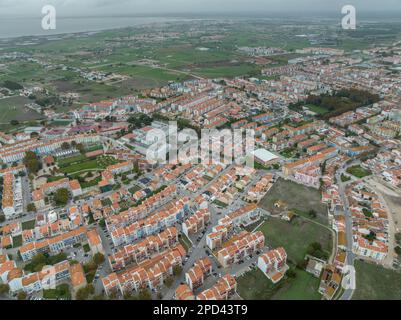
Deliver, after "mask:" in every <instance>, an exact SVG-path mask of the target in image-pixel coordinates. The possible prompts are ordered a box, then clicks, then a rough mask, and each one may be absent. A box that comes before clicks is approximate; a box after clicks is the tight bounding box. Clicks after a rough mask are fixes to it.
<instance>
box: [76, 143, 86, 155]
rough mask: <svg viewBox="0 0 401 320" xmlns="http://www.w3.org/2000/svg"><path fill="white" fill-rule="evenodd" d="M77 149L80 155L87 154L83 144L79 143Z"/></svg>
mask: <svg viewBox="0 0 401 320" xmlns="http://www.w3.org/2000/svg"><path fill="white" fill-rule="evenodd" d="M76 148H77V150H78V151H79V152H80V153H84V152H85V147H84V145H83V144H82V143H78V144H77V145H76Z"/></svg>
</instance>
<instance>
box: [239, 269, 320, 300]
mask: <svg viewBox="0 0 401 320" xmlns="http://www.w3.org/2000/svg"><path fill="white" fill-rule="evenodd" d="M295 272H296V277H295V278H292V279H290V278H288V277H285V278H284V279H282V280H281V281H280V282H279V283H277V284H273V283H272V282H271V281H270V280H269V279H268V278H267V277H266V276H265V275H264V274H263V272H262V271H260V270H259V269H254V270H252V271H249V272H247V273H246V274H244V275H243V276H241V277H239V278H237V281H238V289H237V291H238V293H239V295H240V296H241V297H242V298H244V299H245V300H320V298H321V296H320V294H319V293H318V292H317V289H318V287H319V279H317V278H314V277H313V276H312V275H310V274H308V273H307V272H306V271H303V270H299V269H295Z"/></svg>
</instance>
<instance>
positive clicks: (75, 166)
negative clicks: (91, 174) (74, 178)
mask: <svg viewBox="0 0 401 320" xmlns="http://www.w3.org/2000/svg"><path fill="white" fill-rule="evenodd" d="M78 159H79V160H78ZM84 159H86V158H85V157H84V158H82V157H81V156H77V157H74V159H73V161H72V162H70V163H69V165H68V166H66V162H65V161H64V162H63V167H61V168H60V171H61V172H62V173H67V174H73V173H77V172H83V171H86V170H97V169H98V170H100V169H104V168H106V167H107V166H109V165H112V164H116V163H117V160H115V159H114V158H113V157H107V156H100V157H98V158H96V159H94V160H89V159H86V160H84ZM65 160H67V159H65Z"/></svg>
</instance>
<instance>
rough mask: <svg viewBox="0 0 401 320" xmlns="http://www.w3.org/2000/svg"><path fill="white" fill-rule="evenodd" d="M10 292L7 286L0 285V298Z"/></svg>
mask: <svg viewBox="0 0 401 320" xmlns="http://www.w3.org/2000/svg"><path fill="white" fill-rule="evenodd" d="M9 291H10V287H9V285H8V284H3V283H2V284H0V296H1V295H4V294H7V293H8V292H9Z"/></svg>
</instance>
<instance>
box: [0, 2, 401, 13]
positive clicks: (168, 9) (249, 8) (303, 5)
mask: <svg viewBox="0 0 401 320" xmlns="http://www.w3.org/2000/svg"><path fill="white" fill-rule="evenodd" d="M46 4H52V5H54V6H55V8H56V10H57V14H58V15H59V16H88V15H91V16H92V15H93V16H96V15H109V16H112V15H141V14H147V15H149V14H150V15H151V14H174V13H190V14H197V13H198V14H199V13H200V14H201V13H244V12H255V13H259V14H260V13H266V14H269V13H270V14H274V12H282V13H297V12H311V13H313V12H333V13H337V12H341V7H342V6H343V5H346V4H351V5H354V6H355V7H356V9H357V11H358V10H359V11H361V12H367V11H369V12H377V11H381V12H382V11H391V12H400V16H401V0H379V1H378V0H0V15H1V16H4V15H7V16H8V17H12V16H36V15H41V8H42V7H43V6H44V5H46Z"/></svg>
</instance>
